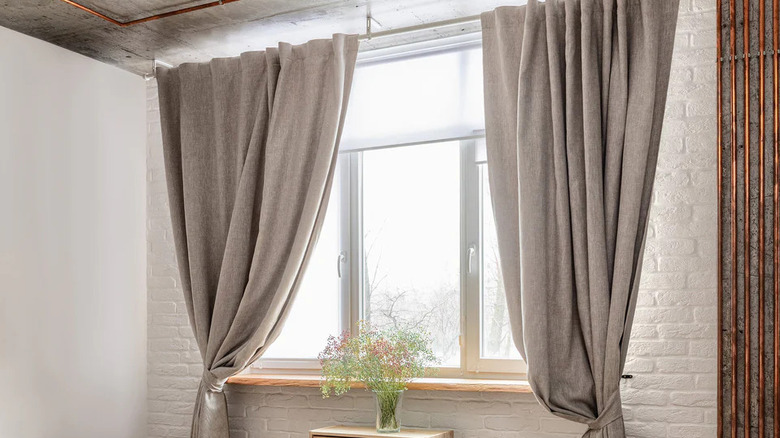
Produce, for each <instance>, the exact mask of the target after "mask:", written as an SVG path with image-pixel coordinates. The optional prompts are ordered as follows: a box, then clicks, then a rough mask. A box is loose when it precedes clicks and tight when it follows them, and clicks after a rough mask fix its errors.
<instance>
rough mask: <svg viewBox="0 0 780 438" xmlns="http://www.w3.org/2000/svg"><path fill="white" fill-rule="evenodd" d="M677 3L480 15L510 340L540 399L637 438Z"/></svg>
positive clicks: (621, 1)
mask: <svg viewBox="0 0 780 438" xmlns="http://www.w3.org/2000/svg"><path fill="white" fill-rule="evenodd" d="M677 8H678V0H660V1H649V0H565V1H558V0H548V1H546V2H544V3H541V2H537V1H535V0H530V1H529V2H528V4H527V5H526V6H520V7H502V8H498V9H496V10H495V11H493V12H488V13H485V14H483V15H482V27H483V49H484V70H485V106H486V131H487V152H488V166H489V168H490V188H491V190H492V192H493V202H494V205H493V208H494V211H495V215H496V222H497V223H496V226H497V228H498V235H499V239H498V240H499V251H500V254H501V265H502V270H503V276H504V284H505V288H506V293H507V301H508V305H509V309H510V319H511V323H512V333H513V336H514V339H515V342H516V344H517V347H518V349H519V350H520V351H521V353H522V354H523V356H524V357H525V359H526V360H527V362H528V380H529V382H530V384H531V386H532V388H533V390H534V393H535V394H536V397H537V399H538V400H539V402H540V403H541V404H542V405H544V406H545V407H546V408H547V409H549V410H550V411H551V412H553V413H554V414H556V415H559V416H561V417H564V418H568V419H570V420H573V421H577V422H580V423H585V424H587V425H588V426H589V430H588V432H587V433H586V434H585V436H586V437H604V438H606V437H609V438H622V437H625V431H624V426H623V418H622V408H621V401H620V387H619V383H620V375H621V372H622V367H623V364H624V362H625V355H626V349H627V347H628V339H629V335H630V331H631V320H632V318H633V313H634V308H635V303H636V295H637V285H638V284H639V273H640V271H641V264H642V253H643V242H644V239H645V233H646V226H647V218H648V210H649V207H650V198H651V193H652V187H653V178H654V175H655V167H656V161H657V156H658V145H659V138H660V134H661V124H662V121H663V115H664V107H665V102H666V92H667V86H668V81H669V69H670V64H671V58H672V47H673V42H674V33H675V27H676V21H677Z"/></svg>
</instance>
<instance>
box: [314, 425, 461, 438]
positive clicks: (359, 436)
mask: <svg viewBox="0 0 780 438" xmlns="http://www.w3.org/2000/svg"><path fill="white" fill-rule="evenodd" d="M309 437H310V438H453V432H452V431H451V430H434V429H401V431H400V432H398V433H379V432H377V431H376V428H373V427H358V426H331V427H323V428H322V429H316V430H312V431H310V432H309Z"/></svg>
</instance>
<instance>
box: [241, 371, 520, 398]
mask: <svg viewBox="0 0 780 438" xmlns="http://www.w3.org/2000/svg"><path fill="white" fill-rule="evenodd" d="M227 383H229V384H231V385H252V386H292V387H300V388H318V387H319V386H320V376H316V375H294V374H240V375H238V376H233V377H231V378H229V379H228V381H227ZM363 387H364V386H363V385H362V384H354V385H353V388H363ZM408 388H409V389H411V390H418V391H465V392H514V393H525V394H531V387H530V386H528V382H527V381H525V380H492V379H447V378H426V379H417V380H415V381H413V382H411V383H409V385H408Z"/></svg>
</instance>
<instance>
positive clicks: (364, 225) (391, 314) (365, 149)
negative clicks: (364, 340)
mask: <svg viewBox="0 0 780 438" xmlns="http://www.w3.org/2000/svg"><path fill="white" fill-rule="evenodd" d="M351 96H352V97H351V101H350V103H349V111H348V116H347V121H346V124H345V128H344V136H343V140H342V145H341V150H340V154H339V159H338V172H337V175H336V176H335V181H334V185H333V191H332V193H331V198H330V201H329V205H328V212H327V217H326V220H325V224H324V226H323V229H322V232H321V234H320V239H319V241H318V245H317V248H316V250H315V253H314V254H313V257H312V260H311V261H310V263H309V266H308V269H307V272H306V274H305V278H304V281H303V283H302V287H301V290H300V291H299V295H298V298H297V299H296V302H295V304H294V307H293V308H292V310H291V312H290V316H289V318H288V320H287V322H286V324H285V327H284V329H283V331H282V334H281V335H280V337H279V339H277V341H276V342H275V343H274V345H272V346H271V347H270V348H269V350H268V352H267V353H266V354H265V355H264V357H263V358H261V360H259V361H258V362H257V363H256V367H259V368H263V369H271V370H274V371H283V370H290V369H298V370H299V369H315V368H316V367H317V366H318V363H317V361H316V360H315V359H314V358H316V355H317V353H318V352H319V351H320V349H321V348H323V347H324V345H325V341H326V339H327V337H328V335H330V334H333V335H336V334H338V333H340V332H341V331H342V330H351V329H354V328H355V326H356V323H357V321H358V320H360V319H367V320H369V321H371V322H372V324H374V325H375V326H378V327H393V326H395V327H402V326H417V327H424V328H425V329H426V330H427V331H428V332H429V333H430V334H431V337H432V339H433V348H434V351H435V353H436V355H437V357H438V358H439V360H440V375H442V376H469V375H477V373H479V375H480V376H484V375H486V374H487V375H495V376H502V377H507V376H506V375H508V374H511V373H522V372H524V371H525V368H524V364H523V362H522V361H521V360H520V355H519V353H518V352H517V350H516V348H515V346H514V342H513V340H512V335H511V330H510V327H509V317H508V311H507V308H506V299H505V295H504V289H503V285H502V282H501V271H500V269H501V268H500V263H499V258H498V247H497V237H496V231H495V223H494V220H493V213H492V206H491V199H490V190H489V185H488V179H487V178H488V169H487V164H486V162H485V153H484V140H483V137H484V135H483V134H482V132H483V131H482V130H483V129H484V120H483V118H484V115H483V103H482V59H481V49H480V42H479V40H475V39H474V38H473V37H466V38H461V39H455V40H453V39H450V40H447V41H446V42H445V43H441V42H439V43H437V44H436V45H434V46H431V45H426V44H418V45H413V46H407V47H405V48H404V49H403V50H399V49H391V50H377V51H371V52H369V53H362V54H361V56H360V60H359V61H358V67H357V69H356V72H355V81H354V85H353V91H352V94H351Z"/></svg>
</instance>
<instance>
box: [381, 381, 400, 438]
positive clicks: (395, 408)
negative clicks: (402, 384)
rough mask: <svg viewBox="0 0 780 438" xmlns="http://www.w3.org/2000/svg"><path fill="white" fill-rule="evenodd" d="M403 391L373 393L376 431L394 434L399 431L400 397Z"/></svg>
mask: <svg viewBox="0 0 780 438" xmlns="http://www.w3.org/2000/svg"><path fill="white" fill-rule="evenodd" d="M403 394H404V391H403V390H400V391H374V395H375V396H376V431H377V432H379V433H394V432H400V431H401V420H400V415H399V414H400V411H401V396H403Z"/></svg>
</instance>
